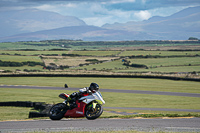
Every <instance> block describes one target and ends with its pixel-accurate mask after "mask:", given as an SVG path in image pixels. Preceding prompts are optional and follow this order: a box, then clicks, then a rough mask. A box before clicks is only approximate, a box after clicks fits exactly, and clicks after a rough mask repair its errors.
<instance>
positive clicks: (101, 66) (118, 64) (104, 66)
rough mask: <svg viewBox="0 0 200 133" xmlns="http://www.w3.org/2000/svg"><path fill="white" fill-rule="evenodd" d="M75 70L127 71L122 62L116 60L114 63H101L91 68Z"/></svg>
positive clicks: (85, 67)
mask: <svg viewBox="0 0 200 133" xmlns="http://www.w3.org/2000/svg"><path fill="white" fill-rule="evenodd" d="M75 69H87V70H94V69H95V70H104V71H105V70H112V69H126V66H124V65H123V63H122V61H121V60H116V61H112V62H105V63H99V64H94V65H89V66H83V67H78V68H75Z"/></svg>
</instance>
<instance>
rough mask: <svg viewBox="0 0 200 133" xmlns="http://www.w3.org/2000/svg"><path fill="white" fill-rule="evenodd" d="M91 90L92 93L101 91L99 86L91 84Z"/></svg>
mask: <svg viewBox="0 0 200 133" xmlns="http://www.w3.org/2000/svg"><path fill="white" fill-rule="evenodd" d="M89 90H91V91H92V92H96V91H98V90H99V85H98V84H96V83H91V84H90V87H89Z"/></svg>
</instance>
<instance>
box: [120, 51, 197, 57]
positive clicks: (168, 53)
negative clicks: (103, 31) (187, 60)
mask: <svg viewBox="0 0 200 133" xmlns="http://www.w3.org/2000/svg"><path fill="white" fill-rule="evenodd" d="M197 54H198V55H200V51H138V50H135V51H124V52H122V53H121V54H120V55H119V56H132V55H135V56H138V55H143V56H146V55H151V56H156V55H159V56H174V55H175V56H186V55H197Z"/></svg>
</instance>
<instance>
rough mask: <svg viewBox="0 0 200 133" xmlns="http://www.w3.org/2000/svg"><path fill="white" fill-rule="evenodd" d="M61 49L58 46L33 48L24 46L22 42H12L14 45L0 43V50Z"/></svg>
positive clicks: (32, 46)
mask: <svg viewBox="0 0 200 133" xmlns="http://www.w3.org/2000/svg"><path fill="white" fill-rule="evenodd" d="M56 48H61V47H59V46H34V45H26V44H24V43H23V42H14V43H10V42H7V43H0V49H1V50H21V49H35V50H48V49H56Z"/></svg>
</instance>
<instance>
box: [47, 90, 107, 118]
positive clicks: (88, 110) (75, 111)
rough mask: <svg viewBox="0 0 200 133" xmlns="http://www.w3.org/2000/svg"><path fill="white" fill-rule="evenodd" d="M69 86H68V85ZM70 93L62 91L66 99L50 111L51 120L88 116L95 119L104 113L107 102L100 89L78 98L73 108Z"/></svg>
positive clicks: (63, 97) (62, 96) (62, 95)
mask: <svg viewBox="0 0 200 133" xmlns="http://www.w3.org/2000/svg"><path fill="white" fill-rule="evenodd" d="M67 87H68V86H67ZM69 96H70V95H69V94H66V93H61V94H60V95H59V97H60V98H62V99H64V100H65V101H64V102H63V103H58V104H55V105H53V106H52V107H51V109H50V111H49V118H50V119H51V120H61V119H62V118H63V117H65V118H79V117H86V118H87V119H88V120H94V119H96V118H98V117H100V116H101V114H102V113H103V108H102V105H103V104H105V101H104V100H103V97H102V95H101V93H100V91H96V92H94V93H92V94H91V95H89V94H84V95H83V96H82V97H80V98H78V99H77V100H76V101H75V102H76V107H74V108H71V103H70V102H69V101H68V100H67V99H68V97H69Z"/></svg>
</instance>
